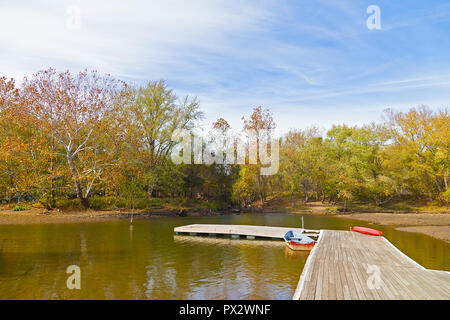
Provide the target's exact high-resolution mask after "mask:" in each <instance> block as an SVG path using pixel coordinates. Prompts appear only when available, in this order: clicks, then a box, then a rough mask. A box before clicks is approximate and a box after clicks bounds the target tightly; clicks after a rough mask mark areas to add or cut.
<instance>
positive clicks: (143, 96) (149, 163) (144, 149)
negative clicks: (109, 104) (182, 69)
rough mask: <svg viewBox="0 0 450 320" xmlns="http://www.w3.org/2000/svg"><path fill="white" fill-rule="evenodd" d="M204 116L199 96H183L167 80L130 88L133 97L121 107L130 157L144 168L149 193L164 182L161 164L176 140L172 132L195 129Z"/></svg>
mask: <svg viewBox="0 0 450 320" xmlns="http://www.w3.org/2000/svg"><path fill="white" fill-rule="evenodd" d="M202 117H203V113H202V112H200V111H199V102H198V100H197V99H196V98H192V99H191V98H190V97H189V96H186V97H184V98H183V99H181V100H180V99H179V98H178V97H177V96H176V95H175V93H174V92H173V91H172V89H169V88H168V86H167V84H166V83H165V82H164V81H163V80H159V81H150V82H148V83H147V84H146V85H145V86H142V87H137V88H130V89H129V99H128V100H127V103H126V104H124V105H123V106H122V108H121V118H122V120H123V128H124V136H125V138H126V141H127V150H128V154H127V155H126V157H127V158H128V159H130V158H131V159H133V160H132V162H133V163H134V164H135V165H136V166H138V167H139V168H140V169H141V170H143V176H144V179H145V181H146V182H145V184H146V188H147V191H148V196H149V197H151V196H152V193H153V191H154V190H155V188H157V187H158V184H159V183H160V181H159V175H158V170H159V169H158V167H159V166H164V162H165V161H167V160H168V159H169V158H168V156H169V155H170V152H171V151H172V149H173V147H174V146H175V144H176V142H175V141H173V140H172V134H173V133H174V132H175V130H177V129H186V130H190V129H192V128H193V127H194V124H195V123H196V121H197V120H199V119H201V118H202Z"/></svg>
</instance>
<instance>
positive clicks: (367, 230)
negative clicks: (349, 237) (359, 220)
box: [352, 227, 383, 236]
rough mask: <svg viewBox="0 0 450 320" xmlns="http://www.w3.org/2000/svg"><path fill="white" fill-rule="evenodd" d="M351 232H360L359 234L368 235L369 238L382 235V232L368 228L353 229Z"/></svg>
mask: <svg viewBox="0 0 450 320" xmlns="http://www.w3.org/2000/svg"><path fill="white" fill-rule="evenodd" d="M352 231H356V232H360V233H364V234H369V235H371V236H381V235H383V232H381V231H378V230H375V229H370V228H364V227H353V229H352Z"/></svg>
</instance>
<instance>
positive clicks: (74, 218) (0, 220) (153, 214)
mask: <svg viewBox="0 0 450 320" xmlns="http://www.w3.org/2000/svg"><path fill="white" fill-rule="evenodd" d="M266 211H267V212H274V210H264V212H266ZM284 213H292V214H327V213H325V212H323V211H322V210H317V211H316V210H314V209H313V210H308V211H306V212H305V211H298V212H284ZM222 214H233V213H232V212H228V211H227V212H206V211H195V210H186V211H183V212H180V211H177V210H168V209H167V208H161V209H155V210H117V211H94V210H87V211H56V210H55V211H46V210H42V209H31V210H26V211H19V212H14V211H11V210H0V225H14V224H16V225H17V224H49V223H50V224H62V223H90V222H101V221H114V220H126V219H128V220H131V219H133V220H138V219H158V218H167V217H172V218H175V217H179V218H182V217H183V216H187V217H199V216H217V215H222ZM255 214H257V213H255ZM334 216H336V217H339V218H344V219H353V220H360V221H364V222H369V223H374V224H379V225H389V226H394V227H395V228H396V229H397V230H400V231H406V232H418V233H423V234H426V235H429V236H431V237H434V238H437V239H440V240H444V241H446V242H449V243H450V214H449V213H351V214H334Z"/></svg>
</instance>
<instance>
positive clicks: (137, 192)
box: [0, 69, 450, 210]
mask: <svg viewBox="0 0 450 320" xmlns="http://www.w3.org/2000/svg"><path fill="white" fill-rule="evenodd" d="M262 103H263V102H262ZM202 118H203V113H202V112H200V104H199V101H198V100H197V99H196V98H190V97H185V98H179V97H177V96H176V95H175V93H174V92H173V91H172V90H171V89H170V88H168V86H167V85H166V83H165V82H164V81H150V82H148V83H147V84H146V85H143V86H134V85H130V84H127V83H125V82H123V81H120V80H117V79H114V78H113V77H112V76H110V75H100V74H99V73H97V72H95V71H83V72H80V73H78V74H72V73H70V72H69V71H67V72H63V73H58V72H56V71H55V70H54V69H48V70H44V71H39V72H37V73H36V74H34V75H33V76H31V77H29V78H25V79H24V81H23V83H21V84H17V83H15V81H14V80H13V79H7V78H5V77H3V78H0V198H1V200H2V202H4V203H35V204H39V205H42V206H44V207H45V208H47V209H53V208H92V209H111V208H133V209H134V208H150V207H152V206H157V205H161V204H164V203H173V204H188V203H198V204H200V205H201V206H204V207H206V208H209V209H210V210H216V209H220V208H230V207H245V206H248V205H250V204H255V203H257V204H258V205H259V206H264V205H265V202H266V199H268V198H269V197H271V196H274V195H282V196H285V197H289V198H293V199H298V200H301V201H303V202H304V203H306V202H308V201H323V202H329V203H338V204H340V205H342V206H344V207H347V206H348V205H351V204H352V203H355V202H358V203H370V204H372V205H377V206H383V205H384V204H385V203H387V202H389V201H392V200H396V199H408V201H416V200H418V199H420V200H424V201H430V202H434V203H438V204H441V205H446V204H448V203H449V202H450V189H449V182H450V181H449V169H450V158H449V150H450V119H449V114H448V110H447V109H441V110H437V111H433V110H431V109H429V108H427V107H425V106H421V107H416V108H412V109H410V110H409V111H408V112H395V111H392V110H386V111H385V113H384V114H383V121H381V122H380V123H372V124H368V125H364V126H361V127H357V126H353V127H351V126H347V125H334V126H333V127H332V128H331V129H329V130H328V131H327V132H322V131H321V130H319V129H318V128H315V127H311V128H309V129H306V130H290V131H289V132H287V133H286V134H284V135H283V136H282V137H279V138H278V141H279V170H278V171H277V172H276V174H273V175H261V174H260V169H261V167H263V166H264V164H263V163H262V162H261V161H260V159H259V156H258V157H257V161H256V163H253V164H249V163H244V164H242V163H241V164H237V163H229V164H224V163H219V164H217V163H216V164H212V165H205V164H175V163H174V162H173V161H172V160H171V153H172V152H173V150H174V148H176V141H173V139H172V135H173V133H174V132H175V131H176V130H179V129H184V130H189V131H192V132H196V131H199V123H200V120H201V119H202ZM275 128H276V123H275V122H274V119H273V116H272V114H271V112H270V110H269V109H268V108H263V107H257V108H254V109H253V111H252V113H251V114H249V115H243V118H242V128H231V127H230V125H229V124H228V122H227V121H226V119H223V118H221V119H218V120H217V121H216V122H215V123H212V124H211V128H210V129H208V130H207V131H206V132H203V135H204V136H206V137H212V136H214V135H217V136H221V137H227V138H226V139H228V140H230V139H231V140H233V139H235V140H236V139H239V137H241V139H245V137H246V134H245V132H248V130H254V131H256V132H259V130H263V129H264V130H266V131H267V130H268V131H270V130H273V129H275ZM231 132H235V133H236V134H235V135H234V136H233V134H231ZM216 151H217V150H216ZM224 153H226V151H225V152H224Z"/></svg>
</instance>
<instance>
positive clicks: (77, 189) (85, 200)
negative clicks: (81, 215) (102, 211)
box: [67, 154, 89, 209]
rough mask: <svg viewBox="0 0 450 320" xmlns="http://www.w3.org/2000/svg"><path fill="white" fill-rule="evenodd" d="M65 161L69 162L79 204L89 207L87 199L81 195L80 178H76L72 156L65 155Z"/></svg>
mask: <svg viewBox="0 0 450 320" xmlns="http://www.w3.org/2000/svg"><path fill="white" fill-rule="evenodd" d="M67 163H68V164H69V168H70V171H72V176H73V180H74V182H75V189H76V191H77V198H78V199H80V202H81V205H82V206H83V207H84V208H85V209H88V208H89V200H88V199H87V198H85V197H83V189H82V188H81V183H80V180H79V179H78V174H77V170H76V169H75V166H74V164H73V161H72V157H71V156H70V155H69V154H68V155H67Z"/></svg>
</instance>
